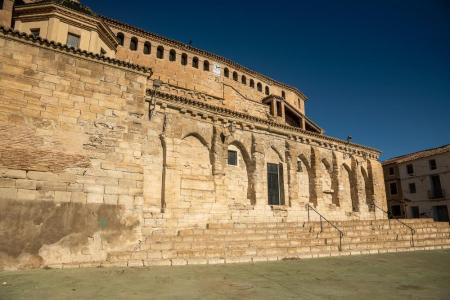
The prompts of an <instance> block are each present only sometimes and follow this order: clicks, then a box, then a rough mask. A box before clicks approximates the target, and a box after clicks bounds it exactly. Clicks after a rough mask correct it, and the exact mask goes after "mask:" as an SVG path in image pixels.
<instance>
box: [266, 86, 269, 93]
mask: <svg viewBox="0 0 450 300" xmlns="http://www.w3.org/2000/svg"><path fill="white" fill-rule="evenodd" d="M269 94H270V91H269V87H268V86H266V95H269Z"/></svg>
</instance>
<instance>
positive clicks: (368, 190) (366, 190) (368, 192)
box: [361, 166, 374, 211]
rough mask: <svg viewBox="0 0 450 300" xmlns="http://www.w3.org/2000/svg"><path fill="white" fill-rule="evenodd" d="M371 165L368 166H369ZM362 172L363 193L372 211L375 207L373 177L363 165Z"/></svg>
mask: <svg viewBox="0 0 450 300" xmlns="http://www.w3.org/2000/svg"><path fill="white" fill-rule="evenodd" d="M369 167H370V166H368V168H369ZM361 174H362V179H363V184H364V186H363V189H362V192H363V195H362V198H363V199H365V200H366V204H367V206H368V207H369V211H372V210H373V209H374V207H373V206H372V203H373V190H372V184H371V178H370V176H369V173H368V171H366V169H365V168H364V166H361Z"/></svg>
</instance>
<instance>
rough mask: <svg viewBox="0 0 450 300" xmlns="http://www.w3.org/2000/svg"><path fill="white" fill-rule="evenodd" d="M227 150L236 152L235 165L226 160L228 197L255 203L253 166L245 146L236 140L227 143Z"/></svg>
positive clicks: (237, 200)
mask: <svg viewBox="0 0 450 300" xmlns="http://www.w3.org/2000/svg"><path fill="white" fill-rule="evenodd" d="M228 151H236V152H237V157H238V160H237V165H230V164H228V161H227V169H226V173H225V183H226V186H227V189H228V197H229V199H230V200H231V201H232V202H234V203H239V204H252V205H254V204H255V200H256V199H255V190H254V186H255V183H254V178H255V177H254V176H253V173H254V171H255V166H254V164H253V162H252V160H251V157H250V154H249V152H248V151H247V149H246V148H245V146H244V145H243V144H242V143H241V142H240V141H237V140H234V141H232V142H231V143H229V144H228Z"/></svg>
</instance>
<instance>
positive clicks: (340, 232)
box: [305, 203, 344, 251]
mask: <svg viewBox="0 0 450 300" xmlns="http://www.w3.org/2000/svg"><path fill="white" fill-rule="evenodd" d="M305 208H306V210H307V211H308V222H310V218H309V210H310V209H312V210H313V211H314V212H315V213H316V214H318V215H319V217H320V232H322V231H323V225H322V219H324V220H325V221H326V222H327V223H328V224H330V225H331V226H332V227H333V228H334V229H336V230H337V231H338V232H339V248H338V249H339V251H342V238H343V237H344V232H343V231H342V230H340V229H339V228H337V226H336V225H334V224H333V223H331V222H330V221H328V220H327V218H325V217H324V216H323V215H322V214H321V213H320V212H318V211H317V210H316V209H315V208H314V207H312V206H311V205H309V204H308V203H307V204H306V205H305Z"/></svg>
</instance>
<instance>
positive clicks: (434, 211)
mask: <svg viewBox="0 0 450 300" xmlns="http://www.w3.org/2000/svg"><path fill="white" fill-rule="evenodd" d="M383 169H384V178H385V185H386V196H387V199H388V205H389V207H390V210H391V212H392V214H393V215H394V216H395V217H402V218H433V219H434V220H436V221H449V209H450V196H449V195H448V193H447V191H449V188H450V145H445V146H442V147H438V148H433V149H427V150H424V151H420V152H416V153H411V154H407V155H403V156H399V157H395V158H392V159H389V160H387V161H385V162H383Z"/></svg>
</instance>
